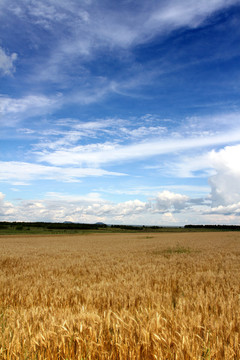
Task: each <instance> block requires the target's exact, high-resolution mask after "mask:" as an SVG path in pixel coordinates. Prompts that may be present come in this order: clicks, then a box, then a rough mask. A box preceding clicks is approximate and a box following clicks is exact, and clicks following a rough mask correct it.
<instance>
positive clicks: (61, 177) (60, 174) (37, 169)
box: [0, 161, 125, 185]
mask: <svg viewBox="0 0 240 360" xmlns="http://www.w3.org/2000/svg"><path fill="white" fill-rule="evenodd" d="M0 168H1V172H0V181H4V182H9V183H12V184H15V185H16V184H27V183H28V182H29V181H32V180H40V179H48V180H55V181H63V182H75V181H79V179H80V178H82V177H88V176H89V177H91V176H97V177H98V176H123V175H125V174H123V173H119V172H111V171H106V170H103V169H99V168H97V169H95V168H60V167H55V166H45V165H39V164H33V163H26V162H17V161H8V162H7V161H0Z"/></svg>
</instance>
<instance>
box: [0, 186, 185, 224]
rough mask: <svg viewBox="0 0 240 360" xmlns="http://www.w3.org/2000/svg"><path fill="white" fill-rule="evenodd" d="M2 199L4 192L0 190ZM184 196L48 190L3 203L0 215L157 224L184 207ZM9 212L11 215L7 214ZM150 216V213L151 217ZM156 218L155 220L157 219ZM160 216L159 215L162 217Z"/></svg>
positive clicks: (51, 219) (15, 217)
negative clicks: (114, 197) (107, 196)
mask: <svg viewBox="0 0 240 360" xmlns="http://www.w3.org/2000/svg"><path fill="white" fill-rule="evenodd" d="M1 196H2V200H0V201H1V203H3V199H4V196H3V195H2V194H1ZM187 200H188V198H187V197H186V196H184V195H181V194H175V193H171V192H168V191H164V192H162V193H159V194H158V195H157V197H156V198H152V199H151V200H147V201H146V202H145V201H140V200H138V199H135V200H130V201H125V202H120V203H112V202H109V201H107V200H104V199H102V198H101V197H100V195H99V194H97V193H90V194H87V195H85V196H79V195H76V196H72V195H70V196H68V195H67V194H58V193H49V194H47V197H46V198H45V199H43V200H38V199H35V200H22V201H21V202H20V203H19V204H17V205H15V206H13V205H12V204H10V203H6V202H5V203H4V207H2V216H7V215H9V219H11V220H16V221H22V220H23V221H24V220H25V221H26V219H28V220H29V221H36V220H42V221H64V220H66V219H71V221H75V222H95V221H105V222H108V223H109V222H110V223H116V222H121V223H125V224H134V223H137V222H138V219H139V221H140V220H141V222H142V223H143V224H144V223H145V224H147V223H148V222H149V223H151V224H154V221H155V224H157V222H156V221H159V219H161V218H162V215H164V214H165V215H166V216H165V218H166V219H167V218H169V221H170V222H172V221H173V218H172V217H171V219H170V216H169V213H171V212H173V211H174V213H175V214H176V213H180V212H181V211H182V210H183V209H184V204H186V202H187ZM11 215H13V217H11ZM151 217H153V218H152V219H151ZM157 219H158V220H157ZM162 219H163V218H162Z"/></svg>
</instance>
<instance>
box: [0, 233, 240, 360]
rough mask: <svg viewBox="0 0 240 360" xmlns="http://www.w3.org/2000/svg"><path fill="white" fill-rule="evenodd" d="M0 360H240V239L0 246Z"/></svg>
mask: <svg viewBox="0 0 240 360" xmlns="http://www.w3.org/2000/svg"><path fill="white" fill-rule="evenodd" d="M0 249H1V254H0V359H54V360H55V359H61V360H63V359H65V360H66V359H68V360H70V359H81V360H82V359H159V360H160V359H162V360H171V359H179V360H188V359H199V360H203V359H215V360H218V359H226V360H230V359H237V360H239V359H240V346H239V344H240V233H237V232H235V233H234V232H232V233H231V232H225V233H224V232H216V233H213V232H212V233H175V234H173V233H171V234H163V233H161V234H158V233H154V234H137V233H136V234H101V235H99V234H89V235H81V236H80V235H71V236H44V237H43V236H32V237H30V236H29V237H28V236H21V237H20V236H2V237H0Z"/></svg>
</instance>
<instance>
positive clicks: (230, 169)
mask: <svg viewBox="0 0 240 360" xmlns="http://www.w3.org/2000/svg"><path fill="white" fill-rule="evenodd" d="M209 157H210V161H211V163H212V166H213V167H214V169H215V171H216V174H215V175H213V176H211V177H210V178H209V184H210V186H211V199H212V204H213V206H214V207H216V206H226V205H227V206H228V205H233V204H236V203H238V202H239V201H240V181H239V179H240V162H239V159H240V145H236V146H227V147H225V148H224V149H221V150H219V151H214V150H213V151H211V153H210V155H209Z"/></svg>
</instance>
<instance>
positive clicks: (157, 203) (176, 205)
mask: <svg viewBox="0 0 240 360" xmlns="http://www.w3.org/2000/svg"><path fill="white" fill-rule="evenodd" d="M189 200H190V199H189V197H188V196H186V195H182V194H176V193H173V192H171V191H167V190H165V191H163V192H161V193H158V194H157V196H156V198H155V199H153V200H151V201H150V202H149V208H150V209H151V211H153V212H163V213H165V212H170V211H171V212H179V211H181V210H183V209H184V208H186V207H187V202H188V201H189Z"/></svg>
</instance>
